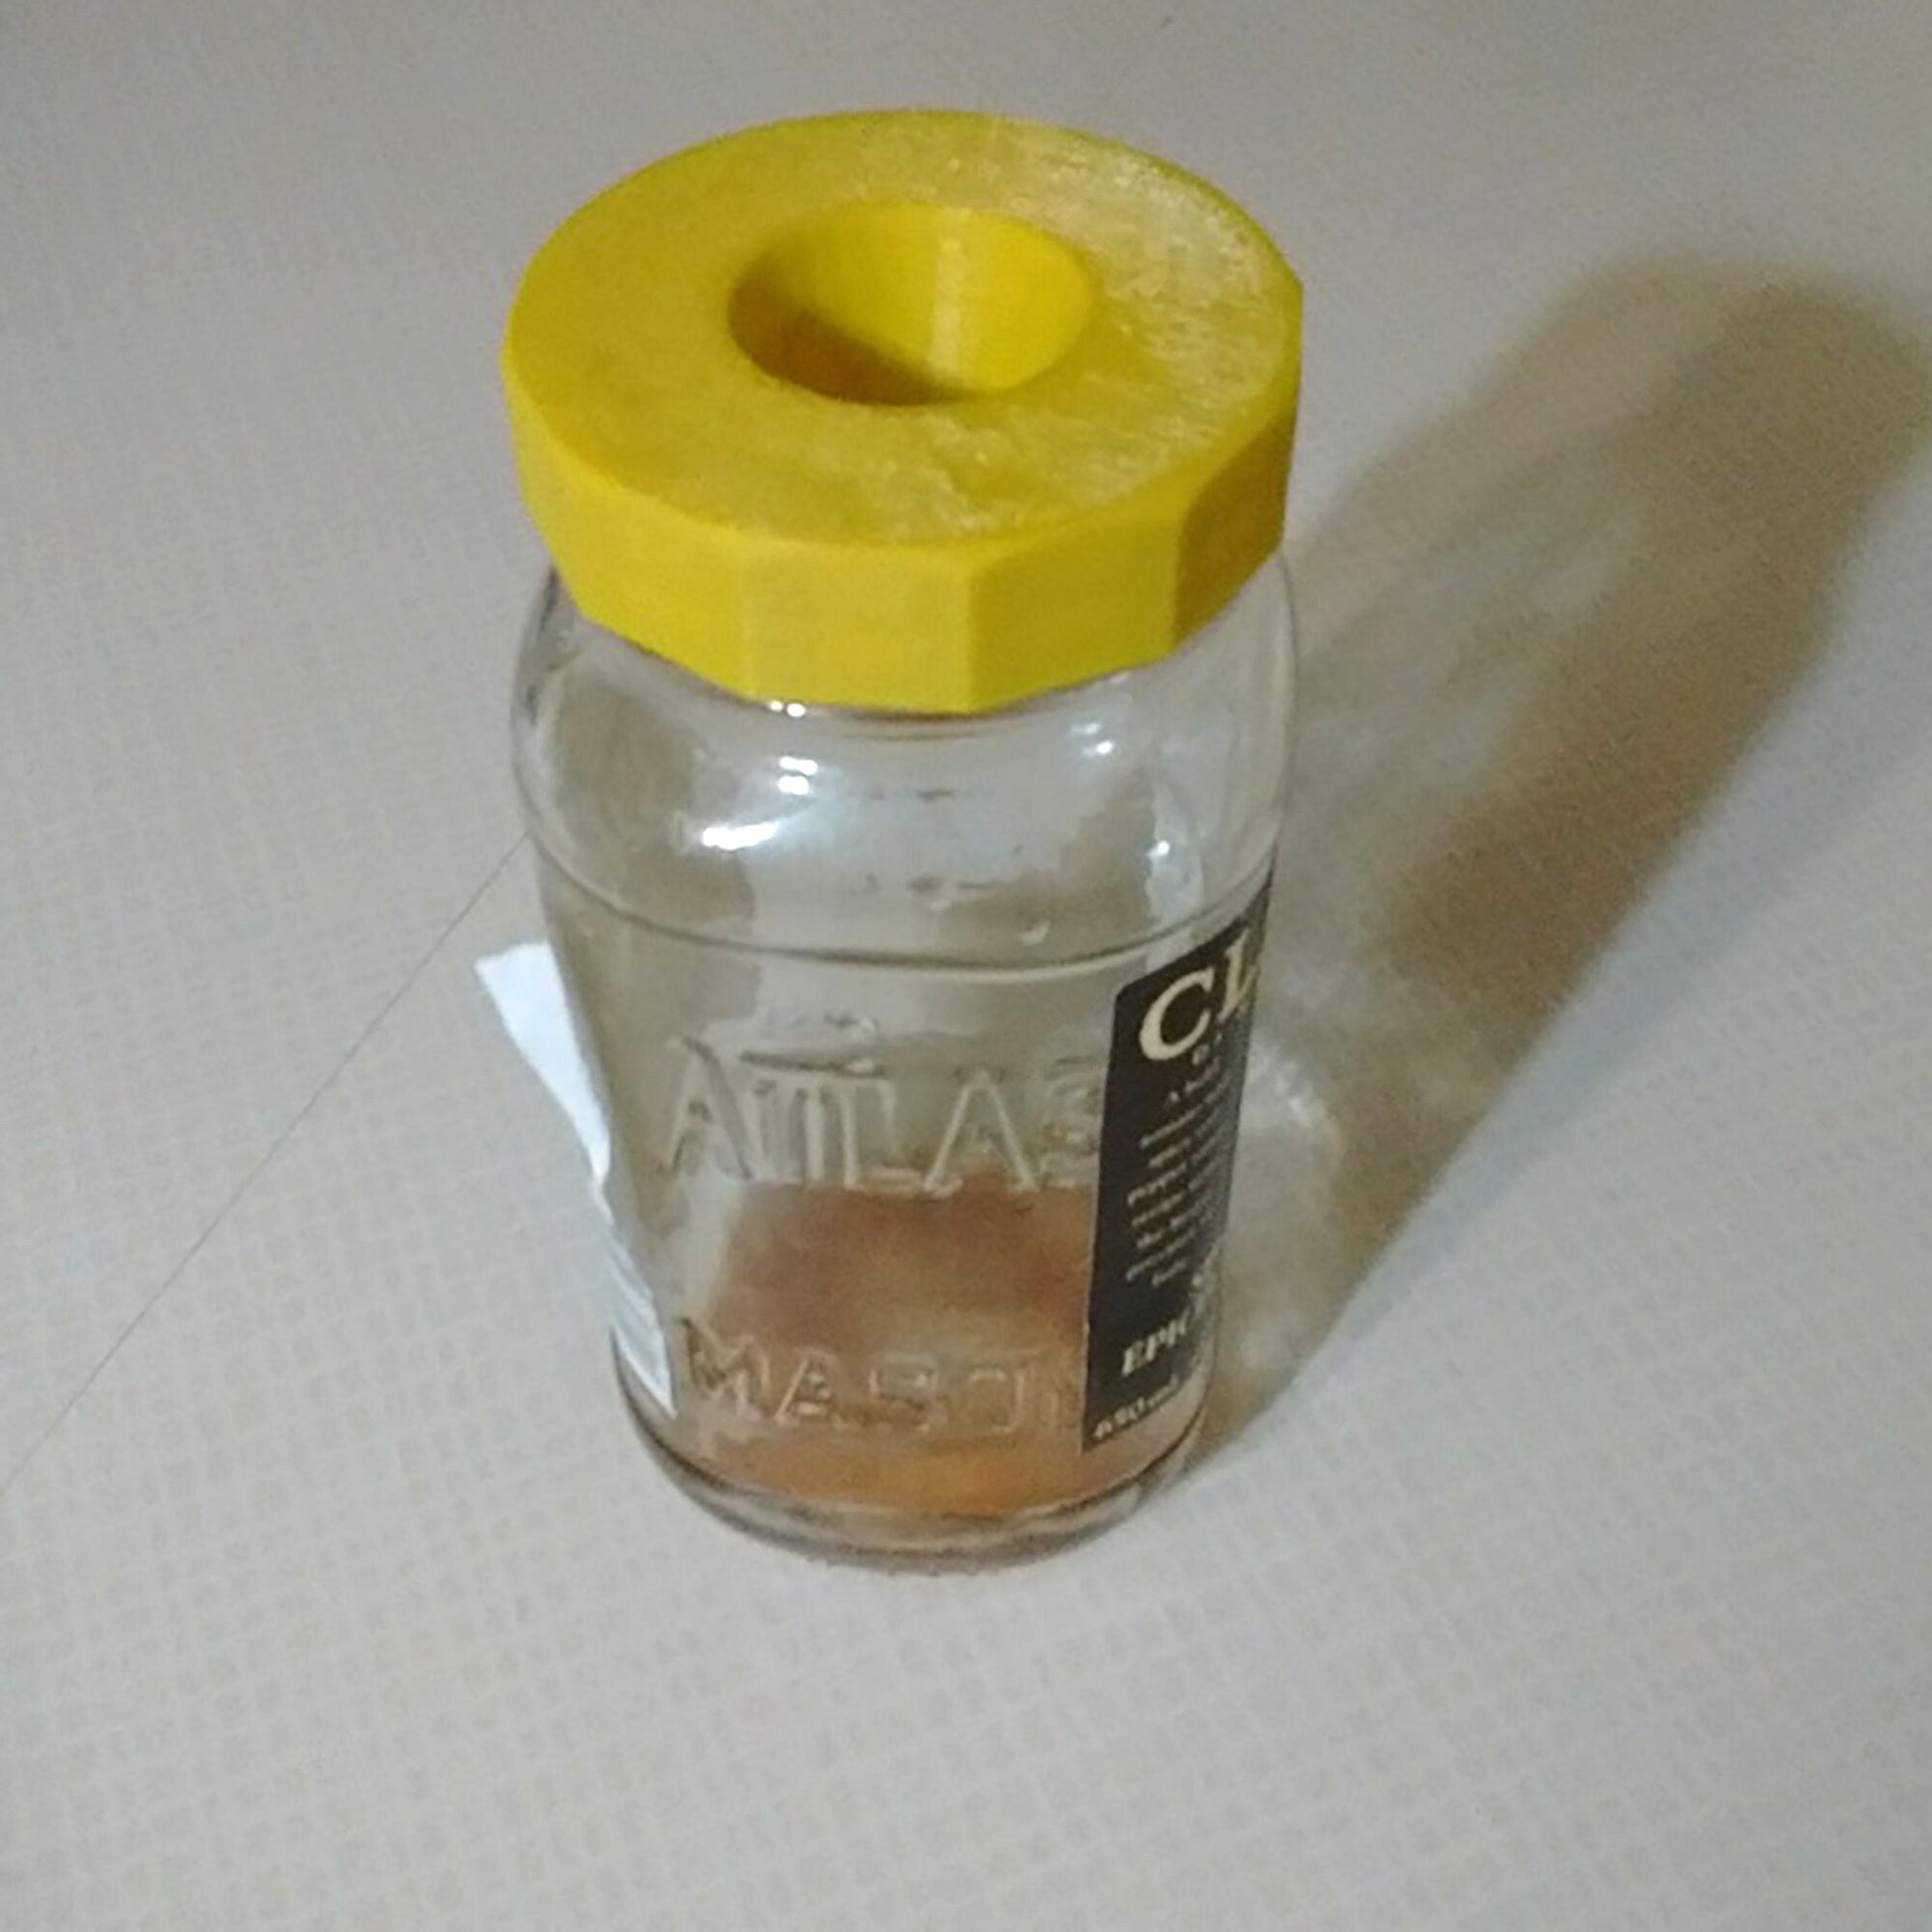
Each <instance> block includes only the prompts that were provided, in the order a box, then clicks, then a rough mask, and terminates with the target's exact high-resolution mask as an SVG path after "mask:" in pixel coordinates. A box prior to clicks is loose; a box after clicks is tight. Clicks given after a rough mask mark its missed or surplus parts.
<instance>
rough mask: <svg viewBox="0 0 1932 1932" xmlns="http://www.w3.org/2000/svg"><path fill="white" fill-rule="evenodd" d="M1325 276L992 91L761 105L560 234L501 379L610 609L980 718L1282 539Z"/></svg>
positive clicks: (542, 255)
mask: <svg viewBox="0 0 1932 1932" xmlns="http://www.w3.org/2000/svg"><path fill="white" fill-rule="evenodd" d="M1300 325H1301V296H1300V289H1299V286H1298V284H1297V282H1296V280H1295V277H1294V275H1293V273H1292V272H1291V271H1290V269H1289V267H1288V265H1287V264H1286V263H1285V262H1284V261H1283V260H1282V258H1281V256H1280V255H1279V254H1278V253H1277V252H1276V250H1275V248H1274V245H1273V244H1272V243H1271V242H1270V241H1269V239H1268V237H1267V236H1266V235H1265V234H1264V233H1263V232H1262V230H1261V229H1260V228H1259V227H1257V226H1256V224H1255V223H1254V222H1253V221H1252V220H1251V219H1250V218H1249V217H1248V216H1247V215H1246V214H1244V213H1243V212H1242V211H1241V210H1240V209H1239V208H1238V207H1235V206H1234V205H1233V204H1232V203H1231V202H1229V201H1228V200H1226V199H1225V198H1224V197H1223V196H1221V195H1220V194H1218V193H1217V192H1216V191H1215V190H1214V189H1212V188H1210V187H1208V186H1207V185H1206V184H1205V183H1203V182H1201V181H1198V180H1196V179H1195V178H1194V177H1193V176H1191V175H1188V174H1185V173H1183V172H1181V171H1180V170H1179V169H1177V168H1173V167H1172V166H1170V165H1168V164H1167V163H1165V162H1161V161H1158V160H1155V159H1153V158H1152V157H1150V156H1147V155H1144V154H1140V153H1137V152H1136V151H1135V150H1133V149H1131V148H1125V147H1122V146H1120V145H1118V144H1117V143H1115V142H1111V141H1105V140H1101V139H1099V138H1098V137H1096V136H1093V135H1087V134H1077V133H1072V132H1069V131H1067V130H1065V129H1061V128H1054V127H1044V126H1039V125H1035V124H1033V123H1030V122H1022V121H1013V120H1004V119H999V118H995V117H992V116H986V115H977V114H953V113H880V114H847V115H836V116H832V117H829V118H826V119H818V120H802V121H787V122H781V123H778V124H776V125H774V126H769V127H759V128H753V129H751V130H749V131H747V132H745V133H742V134H735V135H731V136H729V137H727V138H726V139H724V140H720V141H714V142H711V143H709V144H707V145H706V146H703V147H699V148H693V149H691V150H689V151H687V152H685V153H683V154H679V155H674V156H673V157H671V158H670V159H669V160H667V161H660V162H658V163H656V164H655V165H653V166H651V167H648V168H645V169H643V170H642V171H641V172H640V173H638V174H635V175H632V176H630V177H629V178H628V179H627V180H625V181H622V182H620V183H619V184H618V186H617V187H615V188H613V189H611V190H609V191H608V192H607V193H606V194H604V195H602V196H600V197H599V198H598V199H597V200H596V201H594V202H592V203H591V204H590V205H589V206H588V207H585V208H583V209H582V210H581V211H580V212H579V213H577V214H576V215H574V216H573V217H572V218H571V219H570V220H568V221H566V222H565V223H564V225H563V226H562V227H561V228H559V229H558V230H557V232H556V233H555V234H554V235H552V236H551V238H550V239H549V241H548V242H546V243H545V244H544V246H543V247H542V249H541V250H539V252H538V254H537V256H536V258H535V260H534V261H533V262H532V263H531V265H530V268H529V271H528V273H527V274H526V275H525V277H524V280H523V285H522V287H521V289H520V290H519V291H518V293H517V296H516V301H515V304H514V307H513V308H512V310H511V314H510V322H509V332H508V337H507V340H506V342H505V344H504V348H503V376H504V383H505V386H506V389H507V392H508V397H509V413H510V423H511V429H512V434H513V437H514V441H515V446H516V455H517V466H518V471H519V474H520V478H521V483H522V487H523V494H524V498H525V501H526V502H527V503H528V505H529V509H530V513H531V515H532V516H533V518H534V519H535V521H536V523H537V526H538V528H539V529H540V530H541V532H542V533H543V536H544V538H545V540H546V541H547V543H548V544H549V547H550V551H551V555H552V557H553V559H554V561H555V563H556V566H557V569H558V572H559V574H560V575H561V576H562V578H563V580H564V583H565V585H566V586H567V587H568V588H569V590H570V592H571V595H572V596H573V597H574V598H575V600H576V602H577V604H578V606H579V608H580V609H581V610H582V611H583V612H584V614H585V615H586V616H587V617H589V618H590V619H591V620H592V621H595V622H597V623H600V624H603V625H604V626H606V627H607V628H609V629H611V630H615V631H617V632H619V633H620V634H621V635H623V636H625V637H628V638H631V639H634V640H635V641H636V642H638V643H639V644H642V645H644V646H646V647H647V648H649V649H651V650H654V651H657V652H659V653H661V654H662V655H664V656H666V657H668V658H671V659H672V660H673V661H675V662H677V663H679V664H682V665H684V666H685V667H687V668H688V669H690V670H692V671H695V672H697V673H698V674H699V675H700V676H702V677H705V678H708V679H710V680H711V681H712V682H713V683H716V684H720V685H723V686H725V687H726V688H728V689H730V690H733V691H736V692H739V693H740V694H742V695H743V696H746V697H749V698H759V699H780V700H785V701H789V702H796V703H804V704H826V705H849V706H860V707H867V708H876V709H882V710H893V711H914V712H941V713H944V712H952V713H958V712H974V711H985V710H990V709H993V708H995V707H997V706H1001V705H1006V704H1011V703H1015V702H1017V701H1019V700H1021V699H1024V698H1028V697H1032V696H1035V695H1036V694H1038V693H1040V692H1042V691H1047V690H1051V689H1054V688H1056V687H1059V686H1063V685H1068V684H1074V683H1078V682H1081V681H1082V680H1085V679H1087V678H1093V677H1098V676H1101V675H1104V674H1105V673H1107V672H1110V671H1117V670H1124V669H1126V668H1128V667H1130V666H1132V665H1136V664H1142V663H1147V662H1149V661H1151V660H1152V659H1154V658H1157V657H1160V656H1162V655H1164V654H1165V653H1166V652H1168V651H1170V650H1172V649H1173V647H1174V645H1175V644H1176V643H1177V642H1178V641H1180V640H1181V639H1183V638H1185V637H1186V636H1187V635H1188V634H1189V633H1190V632H1191V631H1193V630H1195V629H1196V628H1198V627H1199V625H1200V624H1202V623H1203V622H1205V621H1206V620H1207V619H1209V618H1210V617H1212V616H1213V615H1214V613H1215V612H1216V611H1217V610H1218V609H1219V608H1220V607H1221V605H1222V604H1224V603H1225V602H1226V601H1227V599H1228V598H1229V597H1231V596H1232V595H1233V593H1234V592H1235V591H1236V590H1237V589H1238V588H1239V587H1240V585H1241V584H1242V583H1243V582H1244V581H1245V580H1246V578H1247V577H1248V576H1249V575H1250V574H1251V573H1252V572H1253V571H1254V570H1255V569H1256V568H1257V567H1258V566H1259V565H1260V564H1261V563H1262V562H1263V561H1264V560H1265V559H1266V558H1267V557H1268V555H1269V554H1270V553H1271V552H1272V551H1273V549H1274V548H1275V546H1276V544H1277V543H1278V542H1279V541H1280V536H1281V523H1282V501H1283V495H1284V491H1285V488H1286V484H1287V477H1288V461H1289V450H1290V444H1291V441H1292V438H1293V433H1294V424H1295V398H1296V385H1297V378H1298V375H1299V371H1300Z"/></svg>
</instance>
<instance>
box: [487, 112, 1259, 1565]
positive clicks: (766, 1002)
mask: <svg viewBox="0 0 1932 1932" xmlns="http://www.w3.org/2000/svg"><path fill="white" fill-rule="evenodd" d="M1296 318H1297V311H1296V310H1295V307H1294V284H1293V278H1292V276H1290V275H1289V273H1288V271H1287V269H1286V267H1285V265H1283V264H1282V263H1281V262H1280V258H1279V257H1278V256H1276V255H1275V254H1274V252H1273V249H1272V246H1271V245H1270V244H1269V243H1268V242H1267V241H1266V238H1265V237H1264V236H1262V235H1261V233H1260V231H1259V230H1258V229H1256V228H1254V226H1253V224H1252V223H1251V222H1249V221H1248V220H1247V217H1245V216H1243V215H1241V214H1240V212H1239V210H1237V209H1233V208H1232V207H1231V206H1230V205H1228V204H1226V203H1225V202H1224V201H1223V200H1221V199H1220V198H1219V197H1217V196H1215V195H1214V193H1213V191H1211V190H1208V189H1206V188H1205V187H1204V186H1203V185H1202V184H1199V183H1197V182H1195V181H1193V180H1192V178H1190V177H1186V176H1182V175H1179V174H1178V173H1177V172H1176V171H1173V170H1171V169H1168V168H1166V166H1165V164H1160V163H1155V162H1152V161H1149V160H1148V159H1147V158H1146V157H1142V156H1136V155H1133V154H1132V153H1131V151H1128V150H1124V149H1120V148H1118V147H1117V146H1115V145H1114V144H1111V143H1106V142H1101V141H1098V140H1096V139H1094V138H1093V137H1090V136H1081V135H1072V134H1067V133H1065V132H1063V131H1061V130H1052V129H1041V128H1036V127H1033V126H1031V125H1028V124H1023V123H1015V122H1005V121H998V120H992V119H989V118H987V117H982V116H966V115H882V116H845V117H834V118H832V119H830V120H826V121H818V122H802V123H788V124H783V125H781V126H779V127H775V128H768V129H760V130H753V131H752V132H751V133H749V134H746V135H741V136H737V137H733V138H732V139H730V140H727V141H725V142H721V143H714V144H712V145H711V146H710V147H709V148H706V149H699V150H694V151H692V153H691V154H689V155H687V156H682V157H677V158H674V160H673V161H671V162H669V163H665V164H659V166H658V167H657V168H655V169H646V170H645V171H643V173H642V174H641V175H639V176H636V177H632V178H631V180H630V181H629V182H628V183H625V184H622V185H621V186H620V188H619V189H617V190H615V191H613V192H612V194H611V195H610V196H607V197H606V198H604V200H603V201H602V202H599V203H594V204H592V205H591V207H590V208H588V209H587V210H585V211H584V213H583V214H581V215H580V216H579V217H577V219H576V220H575V221H574V222H572V223H569V224H566V226H565V228H564V229H562V230H560V231H559V235H558V236H557V237H556V238H554V239H553V241H552V243H551V244H549V246H548V247H547V248H546V250H545V251H544V253H542V254H540V255H539V257H538V259H537V263H536V264H535V265H534V266H533V268H532V271H531V275H530V277H529V278H527V279H526V283H525V286H524V290H523V291H522V292H521V293H520V294H519V297H518V304H517V308H516V309H515V310H514V311H513V313H512V322H511V332H510V338H509V342H508V345H507V346H506V350H505V373H506V380H507V382H508V386H509V390H510V399H511V414H512V423H513V426H514V427H515V428H516V431H517V436H518V458H519V465H520V468H521V471H522V475H523V482H524V488H525V493H526V496H527V498H528V499H529V501H530V504H531V508H532V511H533V513H534V514H535V516H536V519H537V521H538V523H539V525H540V526H541V527H542V528H543V530H544V533H545V535H546V537H547V538H548V539H549V540H550V545H551V549H552V553H553V556H554V557H555V559H556V562H557V572H556V574H555V575H553V576H552V577H551V579H550V580H549V582H548V583H547V585H546V587H545V589H544V591H543V594H542V596H541V598H540V600H539V602H538V605H537V608H536V612H535V615H534V617H533V619H532V621H531V623H530V626H529V630H528V633H527V636H526V640H525V644H524V648H523V653H522V658H521V662H520V666H519V669H518V673H517V684H516V697H515V707H514V734H515V761H516V772H517V777H518V781H519V784H520V787H521V791H522V796H523V800H524V805H525V809H526V814H527V819H528V823H529V826H530V830H531V833H532V836H533V840H534V843H535V845H536V848H537V850H538V853H539V855H540V864H539V874H540V879H541V886H542V896H543V903H544V910H545V916H546V921H547V924H548V928H549V931H550V934H551V939H552V943H553V946H554V948H555V951H556V954H557V959H558V963H559V966H560V969H561V973H562V977H563V981H564V984H565V987H566V990H567V992H568V995H569V997H570V1000H571V1003H572V1007H573V1013H574V1018H575V1020H576V1023H577V1027H578V1030H579V1034H580V1036H581V1039H582V1042H583V1044H584V1046H585V1049H586V1057H587V1059H588V1061H589V1062H590V1065H591V1069H592V1073H593V1077H594V1079H595V1080H596V1082H597V1084H598V1087H599V1089H600V1094H601V1099H602V1102H603V1105H604V1108H605V1111H606V1113H607V1116H608V1119H609V1123H610V1128H611V1140H612V1165H611V1171H610V1176H609V1180H608V1183H607V1204H608V1206H609V1209H610V1213H611V1218H612V1228H613V1236H614V1240H613V1248H614V1258H615V1267H616V1271H617V1275H618V1280H619V1289H618V1302H617V1311H616V1320H615V1335H616V1353H617V1360H618V1366H619V1372H620V1376H621V1381H622V1385H623V1388H624V1391H625V1393H626V1394H627V1396H628V1398H629V1401H630V1403H631V1405H632V1408H633V1409H634V1411H635V1414H636V1417H637V1420H638V1422H639V1424H640V1425H641V1428H642V1431H643V1433H644V1435H645V1437H646V1439H647V1441H648V1442H649V1443H650V1444H651V1445H652V1446H653V1447H654V1448H655V1449H657V1450H658V1451H659V1452H660V1453H661V1456H662V1458H663V1459H664V1461H665V1462H666V1463H667V1464H668V1466H669V1467H670V1468H671V1470H672V1471H673V1472H674V1474H675V1475H676V1476H677V1477H678V1479H679V1480H680V1481H681V1482H682V1483H683V1484H684V1485H685V1487H686V1488H688V1489H689V1490H691V1491H692V1492H693V1493H694V1494H696V1495H697V1496H699V1497H700V1498H701V1499H703V1500H704V1501H706V1502H708V1503H710V1504H711V1505H712V1506H713V1507H714V1508H716V1509H718V1510H719V1511H721V1512H722V1513H724V1514H725V1515H727V1516H728V1517H730V1518H732V1519H734V1520H736V1521H738V1522H740V1523H742V1524H744V1525H746V1526H748V1527H751V1528H754V1529H757V1530H759V1531H762V1532H764V1533H766V1534H770V1535H775V1536H778V1537H782V1538H784V1539H787V1540H790V1541H793V1542H797V1543H803V1544H805V1545H808V1546H811V1547H814V1548H817V1549H820V1550H824V1551H827V1552H837V1553H845V1554H859V1555H866V1556H871V1557H878V1558H909V1559H912V1560H918V1561H946V1560H971V1559H976V1558H981V1557H985V1556H988V1555H992V1554H998V1553H1003V1552H1010V1551H1015V1550H1020V1549H1026V1548H1036V1547H1040V1546H1042V1545H1045V1544H1050V1543H1052V1542H1056V1541H1061V1540H1065V1539H1067V1538H1070V1537H1072V1536H1075V1535H1078V1534H1081V1533H1083V1532H1085V1531H1088V1530H1091V1529H1094V1528H1097V1527H1100V1526H1101V1525H1103V1524H1105V1523H1108V1522H1111V1521H1112V1520H1114V1519H1115V1518H1116V1517H1118V1516H1119V1515H1121V1514H1123V1513H1124V1512H1125V1511H1126V1510H1127V1509H1129V1508H1130V1507H1132V1505H1133V1504H1134V1503H1135V1502H1136V1501H1137V1500H1138V1499H1139V1498H1140V1496H1142V1495H1143V1494H1144V1493H1145V1492H1146V1491H1147V1490H1148V1489H1149V1488H1150V1487H1151V1486H1152V1485H1153V1484H1154V1483H1155V1481H1156V1480H1157V1479H1158V1478H1159V1477H1160V1476H1161V1475H1162V1474H1163V1473H1164V1472H1166V1471H1168V1470H1170V1469H1171V1468H1172V1467H1173V1466H1174V1464H1175V1461H1176V1459H1177V1457H1178V1456H1179V1455H1180V1454H1181V1453H1182V1452H1183V1450H1184V1448H1185V1446H1186V1444H1187V1442H1188V1441H1189V1439H1190V1435H1191V1433H1192V1431H1193V1429H1194V1428H1195V1425H1196V1423H1197V1420H1198V1417H1199V1414H1200V1410H1201V1404H1202V1398H1203V1394H1204V1391H1205V1385H1206V1379H1207V1376H1208V1373H1209V1368H1210V1362H1211V1356H1212V1345H1211V1344H1212V1333H1213V1323H1214V1305H1215V1295H1214V1285H1215V1275H1216V1268H1217V1263H1218V1254H1219V1248H1220V1241H1221V1234H1222V1229H1223V1227H1224V1224H1225V1218H1226V1204H1227V1191H1228V1182H1229V1178H1230V1174H1231V1167H1232V1158H1233V1137H1234V1132H1235V1125H1236V1120H1237V1117H1238V1110H1239V1101H1240V1092H1241V1084H1242V1073H1243V1066H1244V1063H1245V1055H1246V1048H1247V1037H1248V1032H1249V1027H1250V1022H1251V1015H1252V1004H1253V1003H1252V998H1251V995H1252V993H1253V988H1254V983H1255V978H1256V971H1257V954H1258V951H1259V947H1260V943H1261V928H1262V920H1263V916H1264V913H1265V906H1266V892H1267V880H1268V874H1269V867H1270V863H1271V860H1272V857H1273V853H1274V847H1275V841H1276V838H1277V835H1278V832H1279V828H1280V823H1281V817H1282V811H1283V806H1284V785H1285V778H1286V766H1287V742H1288V734H1287V721H1288V711H1289V703H1290V683H1291V663H1292V656H1291V645H1290V636H1289V621H1288V604H1287V598H1286V593H1285V586H1284V582H1283V579H1282V576H1281V572H1280V568H1279V565H1278V564H1277V563H1276V562H1275V561H1274V556H1275V549H1276V543H1277V540H1278V537H1279V530H1280V511H1281V493H1282V488H1283V485H1284V482H1285V478H1286V468H1287V458H1288V445H1289V438H1290V433H1291V431H1292V425H1293V396H1294V374H1295V369H1296V366H1297V359H1296V343H1297V331H1296ZM566 586H568V587H569V588H566Z"/></svg>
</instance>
